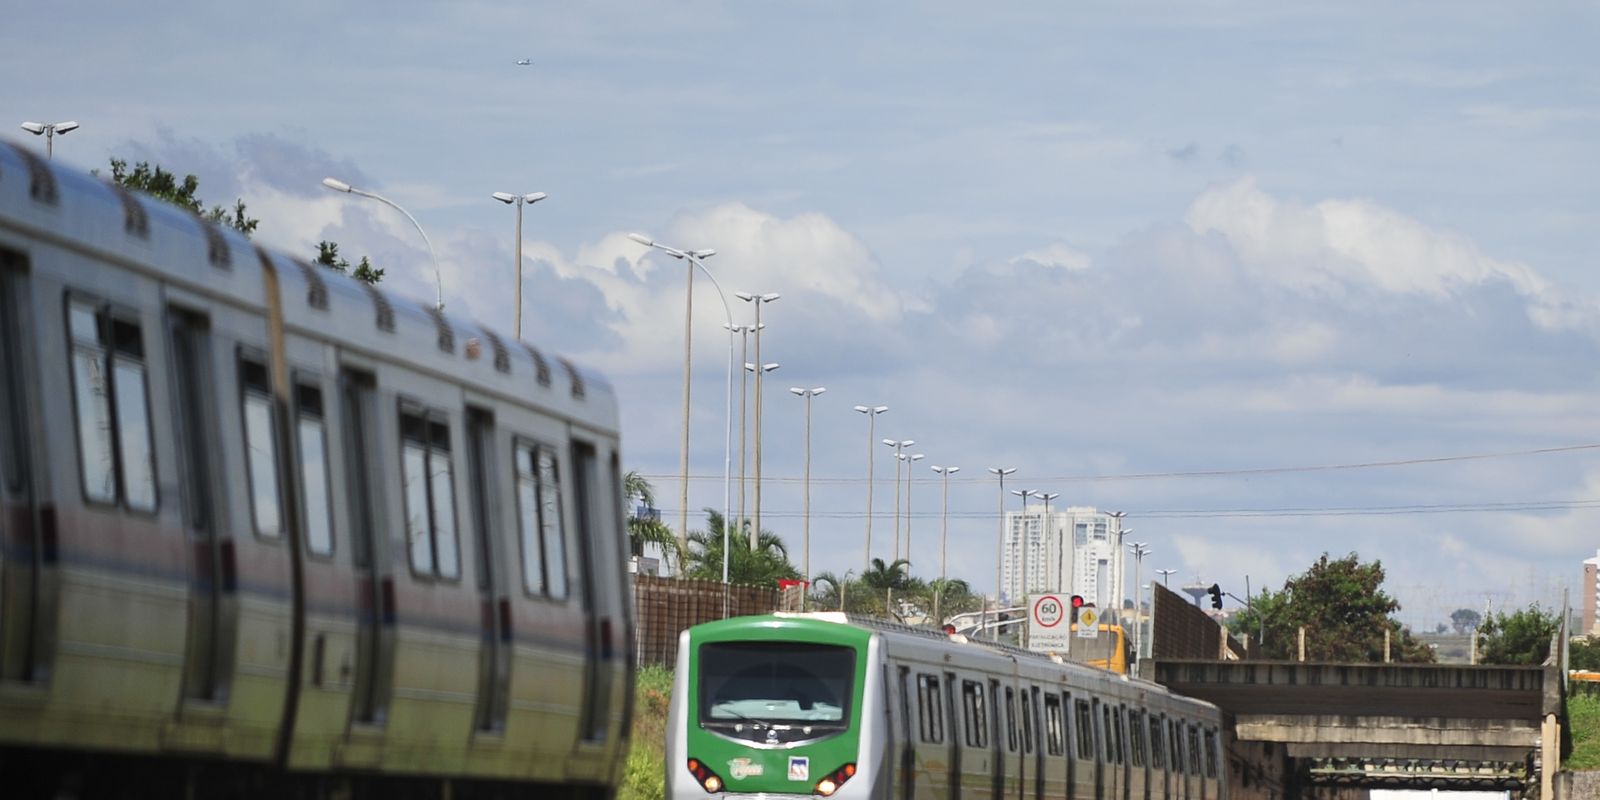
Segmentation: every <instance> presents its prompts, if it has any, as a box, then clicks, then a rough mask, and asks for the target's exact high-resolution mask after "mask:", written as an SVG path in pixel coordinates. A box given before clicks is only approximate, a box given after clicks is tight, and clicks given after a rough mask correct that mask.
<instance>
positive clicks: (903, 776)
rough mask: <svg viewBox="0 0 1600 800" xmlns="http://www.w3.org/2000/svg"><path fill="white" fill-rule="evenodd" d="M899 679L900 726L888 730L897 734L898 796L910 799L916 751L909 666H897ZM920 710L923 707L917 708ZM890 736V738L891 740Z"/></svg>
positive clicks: (914, 783) (914, 776)
mask: <svg viewBox="0 0 1600 800" xmlns="http://www.w3.org/2000/svg"><path fill="white" fill-rule="evenodd" d="M899 673H900V680H899V681H897V685H898V686H899V690H900V691H899V694H900V709H899V717H900V726H899V730H895V727H894V726H893V725H891V726H890V728H889V729H890V730H891V731H894V732H895V733H897V734H898V735H899V739H900V741H899V745H900V747H899V749H900V770H899V772H900V775H899V781H898V782H899V784H900V796H901V797H902V798H903V799H904V800H912V798H913V797H915V796H916V768H917V752H916V743H915V740H913V739H912V738H911V668H910V667H905V666H902V667H900V668H899ZM918 710H919V711H922V710H923V709H918ZM892 738H893V737H892V736H891V740H892Z"/></svg>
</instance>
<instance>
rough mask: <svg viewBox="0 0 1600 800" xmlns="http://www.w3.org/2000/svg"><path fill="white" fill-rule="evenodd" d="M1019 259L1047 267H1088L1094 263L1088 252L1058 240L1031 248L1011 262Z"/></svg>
mask: <svg viewBox="0 0 1600 800" xmlns="http://www.w3.org/2000/svg"><path fill="white" fill-rule="evenodd" d="M1018 261H1032V262H1033V263H1035V264H1042V265H1044V266H1047V267H1060V268H1061V269H1088V268H1089V266H1090V265H1091V264H1092V263H1093V260H1092V259H1090V258H1089V255H1088V254H1087V253H1083V252H1080V251H1078V250H1074V249H1072V248H1071V247H1069V246H1067V245H1065V244H1062V243H1060V242H1057V243H1055V244H1051V245H1049V246H1047V247H1041V248H1038V249H1035V250H1029V251H1028V252H1026V253H1023V254H1022V255H1020V256H1017V257H1016V258H1013V259H1011V263H1012V264H1015V263H1017V262H1018Z"/></svg>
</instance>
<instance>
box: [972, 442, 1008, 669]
mask: <svg viewBox="0 0 1600 800" xmlns="http://www.w3.org/2000/svg"><path fill="white" fill-rule="evenodd" d="M1016 471H1017V468H1016V467H990V468H989V472H990V473H991V474H993V475H994V476H995V477H997V478H999V479H1000V500H999V506H998V507H999V511H1000V522H999V532H998V534H997V535H996V536H995V542H994V547H995V553H994V603H995V610H996V611H997V612H998V611H999V609H1000V565H1001V564H1002V563H1004V561H1005V552H1006V476H1007V475H1010V474H1011V473H1013V472H1016ZM987 611H988V610H987V609H985V614H984V615H983V616H987ZM978 624H979V625H980V626H981V625H982V624H983V620H982V617H980V619H979V623H978ZM993 638H995V639H999V638H1000V628H999V626H996V627H995V631H994V637H993Z"/></svg>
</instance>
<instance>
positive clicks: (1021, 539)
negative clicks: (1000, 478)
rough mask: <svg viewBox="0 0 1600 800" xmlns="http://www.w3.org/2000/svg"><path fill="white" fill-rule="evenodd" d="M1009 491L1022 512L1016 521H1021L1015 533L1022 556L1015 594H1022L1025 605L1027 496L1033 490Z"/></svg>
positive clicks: (1031, 493) (1026, 590)
mask: <svg viewBox="0 0 1600 800" xmlns="http://www.w3.org/2000/svg"><path fill="white" fill-rule="evenodd" d="M1011 493H1012V494H1014V495H1016V496H1017V499H1019V500H1021V501H1022V513H1021V514H1019V515H1018V516H1017V521H1018V522H1021V523H1022V525H1021V527H1022V530H1020V531H1018V533H1017V552H1018V553H1019V554H1021V556H1022V569H1021V570H1019V571H1018V574H1017V578H1018V581H1017V585H1018V586H1019V587H1020V588H1021V591H1019V592H1017V594H1020V595H1022V598H1021V600H1022V602H1023V604H1024V605H1026V604H1027V602H1028V528H1029V525H1028V498H1030V497H1032V496H1033V490H1032V489H1012V490H1011Z"/></svg>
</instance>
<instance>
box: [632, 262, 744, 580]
mask: <svg viewBox="0 0 1600 800" xmlns="http://www.w3.org/2000/svg"><path fill="white" fill-rule="evenodd" d="M628 238H629V239H632V240H634V241H635V242H638V243H639V244H642V245H644V246H645V247H651V248H654V249H656V250H660V251H661V252H663V253H666V254H667V255H669V256H672V257H673V258H676V259H678V260H680V261H682V262H684V264H685V265H686V266H687V267H688V274H689V278H688V288H687V291H685V292H684V298H685V299H684V310H683V439H682V443H681V446H680V449H679V454H678V547H679V549H680V550H683V551H687V550H688V548H689V355H690V350H691V344H692V343H693V340H694V336H693V333H694V329H693V327H691V324H690V323H692V322H693V320H694V271H695V268H697V267H698V268H699V269H700V271H701V272H703V273H705V275H706V277H707V278H711V271H710V270H708V269H706V266H705V264H704V263H703V259H707V258H710V257H712V256H714V255H716V254H717V251H715V250H679V249H677V248H675V247H668V246H666V245H664V244H661V243H660V242H657V241H656V240H654V239H651V238H650V237H648V236H644V235H641V234H637V233H630V234H628ZM711 280H712V284H713V285H716V279H715V278H711ZM717 294H718V296H721V294H722V287H721V286H717ZM723 309H724V310H727V299H726V298H723ZM727 317H728V322H727V324H728V325H730V326H731V325H732V324H733V313H732V312H731V311H729V312H728V314H727ZM728 362H729V370H732V363H733V334H732V333H731V332H730V333H729V334H728ZM728 401H729V404H730V405H731V404H732V401H733V373H732V372H731V371H730V372H729V374H728ZM731 411H732V409H731V408H730V409H729V412H730V413H727V414H725V416H727V417H728V424H729V427H730V429H731V427H732V422H733V416H732V413H731ZM730 434H731V430H730ZM728 438H729V439H730V440H731V438H732V437H731V435H730V436H729V437H728ZM728 444H731V441H730V442H728V443H725V444H724V445H723V453H724V455H723V463H724V467H723V479H722V485H723V488H722V493H723V497H724V499H723V506H724V508H723V515H724V516H723V520H722V534H723V548H722V556H723V565H722V581H723V583H727V581H728V565H727V557H728V548H727V538H728V520H727V516H726V515H727V508H726V506H727V505H728V502H727V494H728V479H727V469H728V467H727V462H728V461H729V460H730V459H729V458H728V456H727V451H728V449H729V447H728Z"/></svg>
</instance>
